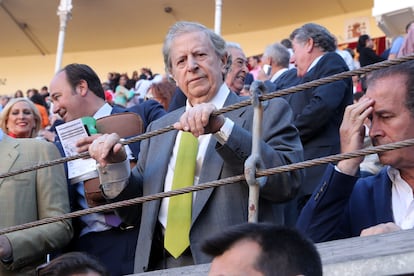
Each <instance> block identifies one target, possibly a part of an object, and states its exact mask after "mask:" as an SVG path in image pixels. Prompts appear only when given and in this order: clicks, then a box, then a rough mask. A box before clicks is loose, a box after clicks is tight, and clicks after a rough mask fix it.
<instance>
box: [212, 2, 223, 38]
mask: <svg viewBox="0 0 414 276" xmlns="http://www.w3.org/2000/svg"><path fill="white" fill-rule="evenodd" d="M222 6H223V2H222V0H216V14H215V18H214V32H215V33H216V34H219V35H220V34H221V8H222Z"/></svg>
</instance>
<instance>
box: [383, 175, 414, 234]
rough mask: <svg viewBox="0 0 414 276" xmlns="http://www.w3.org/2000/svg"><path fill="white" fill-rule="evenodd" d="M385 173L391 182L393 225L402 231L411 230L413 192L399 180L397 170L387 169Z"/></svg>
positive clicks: (413, 203)
mask: <svg viewBox="0 0 414 276" xmlns="http://www.w3.org/2000/svg"><path fill="white" fill-rule="evenodd" d="M387 173H388V176H389V178H390V180H391V182H392V189H391V193H392V195H391V196H392V211H393V215H394V221H395V224H397V225H398V226H400V227H401V228H402V229H411V228H413V226H414V202H413V199H414V197H413V190H412V188H411V187H410V185H408V183H407V182H406V181H405V180H404V179H402V178H401V175H400V171H399V170H397V169H395V168H392V167H388V169H387Z"/></svg>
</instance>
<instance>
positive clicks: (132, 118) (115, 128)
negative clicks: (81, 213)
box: [84, 112, 143, 207]
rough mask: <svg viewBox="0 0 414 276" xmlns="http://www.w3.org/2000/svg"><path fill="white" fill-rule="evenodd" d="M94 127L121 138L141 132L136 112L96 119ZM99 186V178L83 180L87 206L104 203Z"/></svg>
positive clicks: (141, 125) (141, 128)
mask: <svg viewBox="0 0 414 276" xmlns="http://www.w3.org/2000/svg"><path fill="white" fill-rule="evenodd" d="M96 129H97V130H98V132H99V133H117V134H118V135H119V136H120V137H121V138H126V137H130V136H137V135H139V134H141V133H142V132H143V122H142V119H141V117H140V116H139V115H138V114H136V113H132V112H124V113H117V114H112V115H110V116H106V117H102V118H100V119H98V120H96ZM100 186H101V184H100V182H99V178H92V179H89V180H85V181H84V188H85V197H86V202H87V203H88V206H89V207H95V206H99V205H102V204H105V203H106V200H105V198H104V197H103V195H102V191H101V188H100Z"/></svg>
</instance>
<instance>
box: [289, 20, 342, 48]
mask: <svg viewBox="0 0 414 276" xmlns="http://www.w3.org/2000/svg"><path fill="white" fill-rule="evenodd" d="M289 38H290V40H292V41H293V40H295V39H296V40H298V41H300V42H302V43H305V42H306V41H308V39H312V40H313V43H314V44H315V46H317V47H319V48H320V49H321V50H322V51H323V52H333V51H335V50H336V44H335V38H334V37H333V35H332V34H331V33H330V32H329V31H328V29H326V28H325V27H323V26H321V25H318V24H315V23H308V24H305V25H303V26H302V27H300V28H297V29H296V30H294V31H293V32H292V34H291V35H290V37H289Z"/></svg>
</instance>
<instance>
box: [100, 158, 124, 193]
mask: <svg viewBox="0 0 414 276" xmlns="http://www.w3.org/2000/svg"><path fill="white" fill-rule="evenodd" d="M96 168H97V170H98V174H99V181H100V183H101V187H102V192H103V194H104V196H105V197H106V198H108V199H113V198H115V197H117V196H118V195H119V194H120V193H121V192H122V191H123V190H124V188H125V187H126V185H127V183H128V179H129V175H130V173H131V167H130V164H129V160H128V159H126V160H124V161H123V162H120V163H113V164H108V165H107V166H106V167H102V166H100V165H99V164H97V165H96Z"/></svg>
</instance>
